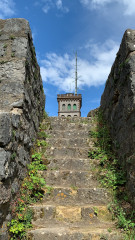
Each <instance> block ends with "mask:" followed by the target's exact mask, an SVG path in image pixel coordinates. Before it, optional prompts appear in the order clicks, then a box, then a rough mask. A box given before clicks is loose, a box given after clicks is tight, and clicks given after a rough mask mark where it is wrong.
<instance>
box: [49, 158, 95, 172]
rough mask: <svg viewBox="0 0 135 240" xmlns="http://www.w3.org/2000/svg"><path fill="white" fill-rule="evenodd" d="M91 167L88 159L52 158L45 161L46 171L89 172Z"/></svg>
mask: <svg viewBox="0 0 135 240" xmlns="http://www.w3.org/2000/svg"><path fill="white" fill-rule="evenodd" d="M92 167H93V165H92V163H91V160H90V159H78V158H76V159H73V158H72V159H71V158H67V159H65V158H54V159H52V160H47V169H48V170H76V171H80V170H81V171H90V170H91V169H92Z"/></svg>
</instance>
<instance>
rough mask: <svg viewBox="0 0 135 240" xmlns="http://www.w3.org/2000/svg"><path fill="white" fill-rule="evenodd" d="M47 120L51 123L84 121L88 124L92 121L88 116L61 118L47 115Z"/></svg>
mask: <svg viewBox="0 0 135 240" xmlns="http://www.w3.org/2000/svg"><path fill="white" fill-rule="evenodd" d="M49 121H50V122H51V123H57V124H60V123H65V122H66V123H85V124H89V123H90V122H92V119H91V118H90V117H88V118H87V117H80V118H79V117H77V118H76V117H71V118H61V117H49Z"/></svg>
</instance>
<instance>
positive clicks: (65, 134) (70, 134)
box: [46, 129, 89, 139]
mask: <svg viewBox="0 0 135 240" xmlns="http://www.w3.org/2000/svg"><path fill="white" fill-rule="evenodd" d="M46 133H47V134H48V135H49V136H50V137H51V138H55V137H56V138H67V139H69V138H78V137H80V138H87V137H88V136H89V131H84V130H80V131H79V130H76V129H75V130H70V131H68V130H67V131H66V130H64V131H58V130H47V131H46Z"/></svg>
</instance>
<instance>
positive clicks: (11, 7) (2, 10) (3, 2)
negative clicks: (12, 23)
mask: <svg viewBox="0 0 135 240" xmlns="http://www.w3.org/2000/svg"><path fill="white" fill-rule="evenodd" d="M14 13H15V3H14V1H13V0H0V18H2V19H3V18H6V17H10V16H12V15H14Z"/></svg>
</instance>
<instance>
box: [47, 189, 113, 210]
mask: <svg viewBox="0 0 135 240" xmlns="http://www.w3.org/2000/svg"><path fill="white" fill-rule="evenodd" d="M108 201H109V194H108V193H107V191H106V190H105V189H103V188H77V187H75V186H71V187H69V188H64V187H54V186H53V189H52V190H51V192H48V190H47V189H46V190H45V194H44V198H43V203H44V202H45V203H47V204H49V205H51V204H53V203H55V204H60V205H63V206H64V205H71V204H73V205H76V206H78V205H79V206H81V205H84V204H85V205H86V204H93V205H97V204H98V205H99V204H100V205H104V204H107V203H108Z"/></svg>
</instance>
